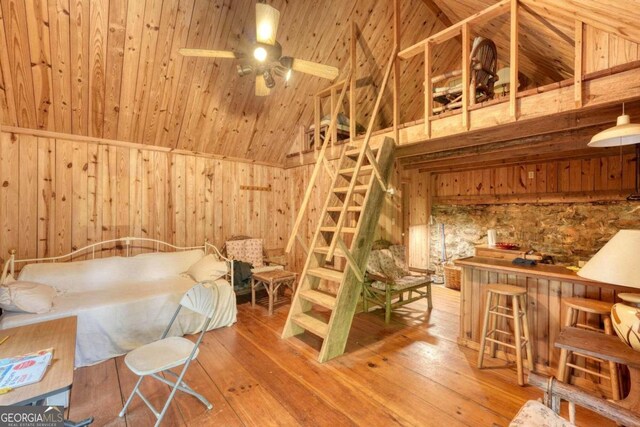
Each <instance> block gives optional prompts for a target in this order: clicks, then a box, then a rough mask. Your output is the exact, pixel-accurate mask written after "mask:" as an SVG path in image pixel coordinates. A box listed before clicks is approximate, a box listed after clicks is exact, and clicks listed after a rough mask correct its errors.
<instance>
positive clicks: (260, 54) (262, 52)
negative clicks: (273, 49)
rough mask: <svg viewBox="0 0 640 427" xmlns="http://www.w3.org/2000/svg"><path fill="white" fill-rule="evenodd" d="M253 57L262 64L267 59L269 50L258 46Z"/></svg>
mask: <svg viewBox="0 0 640 427" xmlns="http://www.w3.org/2000/svg"><path fill="white" fill-rule="evenodd" d="M253 57H254V58H256V60H258V61H260V62H264V61H265V60H266V59H267V50H266V49H265V48H263V47H262V46H258V47H257V48H255V50H254V51H253Z"/></svg>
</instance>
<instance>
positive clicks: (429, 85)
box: [424, 43, 433, 139]
mask: <svg viewBox="0 0 640 427" xmlns="http://www.w3.org/2000/svg"><path fill="white" fill-rule="evenodd" d="M431 67H432V64H431V43H426V44H425V45H424V131H425V133H426V134H427V139H429V138H431V116H432V115H433V82H432V81H431Z"/></svg>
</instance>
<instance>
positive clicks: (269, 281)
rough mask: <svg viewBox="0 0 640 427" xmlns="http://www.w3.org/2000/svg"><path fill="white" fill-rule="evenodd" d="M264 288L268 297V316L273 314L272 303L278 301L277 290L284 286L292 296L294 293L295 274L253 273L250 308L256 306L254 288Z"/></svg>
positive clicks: (290, 272)
mask: <svg viewBox="0 0 640 427" xmlns="http://www.w3.org/2000/svg"><path fill="white" fill-rule="evenodd" d="M260 285H262V286H264V288H265V290H266V291H267V294H268V295H269V316H271V315H272V314H273V303H274V301H277V300H278V289H279V288H280V286H282V285H285V286H287V287H289V288H290V289H291V292H292V295H293V294H295V292H296V273H294V272H292V271H286V270H274V271H266V272H264V273H254V274H253V276H252V277H251V306H252V307H255V305H256V288H257V287H258V286H260Z"/></svg>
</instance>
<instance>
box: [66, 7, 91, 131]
mask: <svg viewBox="0 0 640 427" xmlns="http://www.w3.org/2000/svg"><path fill="white" fill-rule="evenodd" d="M89 2H90V0H69V13H70V16H71V21H70V28H69V29H70V32H69V46H70V55H71V62H70V65H71V67H70V68H71V128H72V130H73V133H75V134H81V135H88V129H89V37H90V32H89V21H90V16H89V15H90V14H89Z"/></svg>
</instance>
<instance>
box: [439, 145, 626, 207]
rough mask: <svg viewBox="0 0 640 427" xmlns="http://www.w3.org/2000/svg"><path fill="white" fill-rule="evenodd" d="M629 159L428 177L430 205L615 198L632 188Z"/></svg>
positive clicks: (525, 166)
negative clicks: (432, 197) (430, 191)
mask: <svg viewBox="0 0 640 427" xmlns="http://www.w3.org/2000/svg"><path fill="white" fill-rule="evenodd" d="M634 174H635V156H634V155H633V154H624V155H616V156H609V157H598V158H586V159H576V160H556V161H550V162H545V163H538V164H526V165H512V166H504V167H497V168H487V169H477V170H468V171H459V172H447V173H438V174H434V175H433V186H434V188H433V196H434V203H444V204H456V203H462V204H469V203H483V204H484V203H504V202H507V201H509V202H528V201H545V200H546V201H551V202H553V201H563V200H564V201H579V200H582V201H584V200H591V199H604V200H607V199H611V198H616V194H618V193H621V192H625V191H626V192H628V190H629V189H632V188H633V187H634V177H635V175H634Z"/></svg>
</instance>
